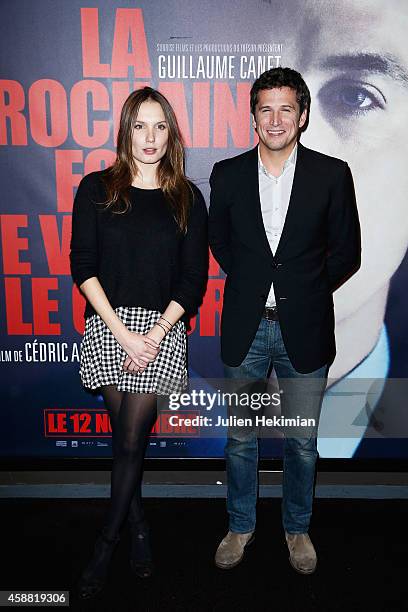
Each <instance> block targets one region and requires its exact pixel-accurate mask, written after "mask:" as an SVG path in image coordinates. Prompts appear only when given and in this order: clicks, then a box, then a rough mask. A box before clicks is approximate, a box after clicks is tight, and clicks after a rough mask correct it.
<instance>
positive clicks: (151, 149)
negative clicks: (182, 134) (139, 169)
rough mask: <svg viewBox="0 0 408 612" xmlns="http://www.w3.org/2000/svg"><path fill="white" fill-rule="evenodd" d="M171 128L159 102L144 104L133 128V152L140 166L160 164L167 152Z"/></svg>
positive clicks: (146, 102) (150, 101)
mask: <svg viewBox="0 0 408 612" xmlns="http://www.w3.org/2000/svg"><path fill="white" fill-rule="evenodd" d="M168 139H169V127H168V125H167V121H166V118H165V116H164V112H163V109H162V107H161V106H160V104H159V103H158V102H154V101H153V100H146V101H145V102H142V104H141V105H140V108H139V112H138V114H137V117H136V121H135V123H134V126H133V135H132V150H133V157H134V159H135V161H136V164H137V165H138V166H143V165H147V164H149V165H150V164H157V165H158V164H159V162H160V160H161V159H162V157H164V155H165V153H166V150H167V142H168Z"/></svg>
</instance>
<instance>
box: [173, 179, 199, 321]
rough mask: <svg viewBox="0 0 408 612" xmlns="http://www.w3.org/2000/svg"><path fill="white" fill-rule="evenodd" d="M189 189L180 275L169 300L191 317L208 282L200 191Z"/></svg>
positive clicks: (194, 188)
mask: <svg viewBox="0 0 408 612" xmlns="http://www.w3.org/2000/svg"><path fill="white" fill-rule="evenodd" d="M192 188H193V192H194V198H193V202H192V205H191V209H190V213H189V219H188V223H187V232H186V234H185V236H184V238H183V241H182V245H181V252H180V274H179V276H178V281H177V283H176V285H175V287H174V290H173V293H172V298H171V299H172V300H174V301H175V302H177V303H178V304H180V306H182V307H183V308H184V310H185V311H186V313H188V314H194V313H195V312H196V311H197V309H198V307H199V306H200V304H201V302H202V300H203V297H204V293H205V290H206V286H207V279H208V213H207V207H206V205H205V201H204V198H203V196H202V194H201V191H200V190H199V189H198V188H197V187H196V186H195V185H193V186H192Z"/></svg>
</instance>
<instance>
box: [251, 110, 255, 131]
mask: <svg viewBox="0 0 408 612" xmlns="http://www.w3.org/2000/svg"><path fill="white" fill-rule="evenodd" d="M251 117H252V127H253V128H254V130H256V121H255V115H252V114H251Z"/></svg>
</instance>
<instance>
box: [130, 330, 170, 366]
mask: <svg viewBox="0 0 408 612" xmlns="http://www.w3.org/2000/svg"><path fill="white" fill-rule="evenodd" d="M121 345H122V347H123V349H124V351H125V352H126V354H127V357H126V359H125V361H124V363H123V366H122V367H123V369H124V370H125V371H127V372H142V371H143V370H144V369H145V368H146V367H147V365H148V364H149V363H150V362H151V361H153V360H154V359H156V357H157V355H158V353H159V350H160V345H159V343H158V342H157V341H156V340H154V339H153V338H149V337H148V336H147V335H143V334H138V333H136V332H129V333H128V334H127V335H126V338H125V340H124V341H123V342H121Z"/></svg>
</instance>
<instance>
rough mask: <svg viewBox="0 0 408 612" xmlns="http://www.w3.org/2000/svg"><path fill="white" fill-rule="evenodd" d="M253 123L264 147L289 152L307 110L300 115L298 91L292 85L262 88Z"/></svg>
mask: <svg viewBox="0 0 408 612" xmlns="http://www.w3.org/2000/svg"><path fill="white" fill-rule="evenodd" d="M257 100H258V101H257V104H256V108H255V116H254V118H253V125H254V128H255V129H256V131H257V134H258V136H259V141H260V145H259V146H260V148H261V153H262V150H265V149H267V150H268V151H279V152H282V153H287V154H288V155H289V154H290V152H291V150H292V148H293V146H294V144H295V142H296V140H297V137H298V133H299V129H300V128H301V127H302V126H303V125H304V123H305V121H306V117H307V111H306V110H305V111H303V113H302V114H300V109H299V104H298V102H297V100H296V92H295V90H294V89H291V88H290V87H280V88H274V89H261V91H260V92H259V93H258V98H257Z"/></svg>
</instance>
